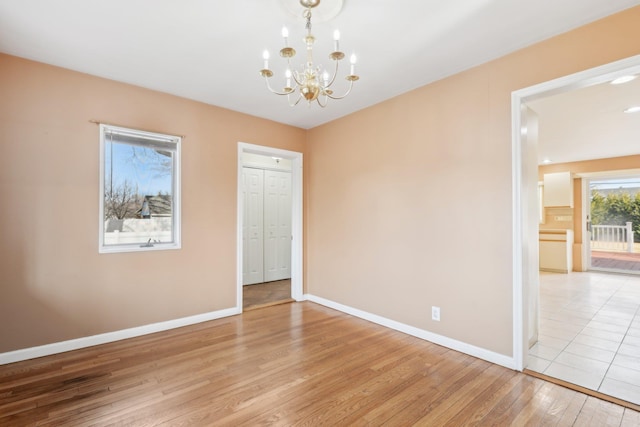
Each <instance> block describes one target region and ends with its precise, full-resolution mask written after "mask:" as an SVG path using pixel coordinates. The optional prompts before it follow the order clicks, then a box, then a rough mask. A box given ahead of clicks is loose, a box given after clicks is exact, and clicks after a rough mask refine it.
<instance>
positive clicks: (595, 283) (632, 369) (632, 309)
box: [528, 272, 640, 404]
mask: <svg viewBox="0 0 640 427" xmlns="http://www.w3.org/2000/svg"><path fill="white" fill-rule="evenodd" d="M538 338H539V340H538V342H537V343H536V344H535V345H534V346H533V347H532V348H531V349H530V350H529V364H528V368H529V369H531V370H533V371H536V372H540V373H543V374H545V375H549V376H552V377H555V378H559V379H561V380H564V381H567V382H570V383H573V384H577V385H580V386H582V387H586V388H589V389H592V390H596V391H599V392H602V393H605V394H608V395H610V396H614V397H617V398H620V399H623V400H626V401H629V402H632V403H635V404H640V276H632V275H618V274H607V273H591V272H589V273H575V272H574V273H570V274H554V273H543V272H541V273H540V330H539V337H538Z"/></svg>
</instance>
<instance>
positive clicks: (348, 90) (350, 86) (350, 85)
mask: <svg viewBox="0 0 640 427" xmlns="http://www.w3.org/2000/svg"><path fill="white" fill-rule="evenodd" d="M352 88H353V80H350V81H349V89H347V92H346V93H345V94H344V95H342V96H333V95H329V94H328V93H325V94H326V95H327V96H328V97H329V98H331V99H342V98H345V97H346V96H347V95H349V93H350V92H351V89H352Z"/></svg>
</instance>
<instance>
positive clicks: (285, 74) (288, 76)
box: [284, 68, 291, 87]
mask: <svg viewBox="0 0 640 427" xmlns="http://www.w3.org/2000/svg"><path fill="white" fill-rule="evenodd" d="M284 76H285V77H286V78H287V86H286V87H291V70H290V69H288V68H287V71H285V72H284Z"/></svg>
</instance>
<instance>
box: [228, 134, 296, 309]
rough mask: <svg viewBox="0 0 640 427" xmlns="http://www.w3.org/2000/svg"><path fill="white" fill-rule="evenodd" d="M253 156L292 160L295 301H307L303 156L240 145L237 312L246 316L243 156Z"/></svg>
mask: <svg viewBox="0 0 640 427" xmlns="http://www.w3.org/2000/svg"><path fill="white" fill-rule="evenodd" d="M243 153H252V154H260V155H262V156H270V157H280V158H283V159H289V160H291V236H292V240H291V298H293V299H294V300H296V301H302V300H303V298H304V297H303V293H302V289H303V263H302V260H303V253H302V250H303V233H302V231H303V224H302V214H303V210H302V209H303V206H302V188H303V187H302V153H299V152H297V151H289V150H283V149H280V148H273V147H265V146H262V145H255V144H249V143H246V142H238V166H237V187H238V188H237V191H238V195H237V200H238V208H237V214H238V217H237V220H236V222H237V227H236V229H237V230H236V234H237V235H236V290H237V293H236V308H238V310H239V311H240V312H242V258H243V243H242V220H243V214H244V197H243V196H242V168H243V166H244V165H243V163H242V154H243Z"/></svg>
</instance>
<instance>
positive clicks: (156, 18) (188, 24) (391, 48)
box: [0, 0, 640, 128]
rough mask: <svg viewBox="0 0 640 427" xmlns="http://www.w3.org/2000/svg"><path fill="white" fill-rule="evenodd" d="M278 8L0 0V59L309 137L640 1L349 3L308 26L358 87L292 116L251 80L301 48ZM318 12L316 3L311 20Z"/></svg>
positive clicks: (162, 0)
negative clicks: (334, 51) (201, 105)
mask: <svg viewBox="0 0 640 427" xmlns="http://www.w3.org/2000/svg"><path fill="white" fill-rule="evenodd" d="M323 1H324V6H325V7H327V8H328V7H330V6H332V5H331V4H329V5H328V4H327V3H332V4H335V3H336V1H339V0H323ZM282 2H288V3H291V2H293V3H294V4H295V3H297V1H296V0H108V1H107V0H55V1H52V0H0V51H1V52H5V53H8V54H11V55H16V56H20V57H24V58H28V59H33V60H36V61H40V62H45V63H49V64H53V65H57V66H61V67H64V68H69V69H72V70H77V71H81V72H85V73H89V74H93V75H96V76H101V77H106V78H109V79H113V80H118V81H122V82H127V83H131V84H134V85H138V86H143V87H146V88H150V89H155V90H159V91H163V92H167V93H171V94H175V95H179V96H182V97H186V98H190V99H194V100H197V101H201V102H205V103H207V104H212V105H217V106H221V107H225V108H229V109H232V110H236V111H240V112H244V113H247V114H251V115H254V116H258V117H263V118H267V119H271V120H274V121H277V122H281V123H286V124H289V125H293V126H297V127H301V128H311V127H314V126H317V125H320V124H322V123H326V122H329V121H331V120H333V119H336V118H339V117H342V116H345V115H347V114H350V113H352V112H354V111H357V110H360V109H362V108H365V107H367V106H370V105H373V104H376V103H378V102H381V101H383V100H385V99H388V98H390V97H393V96H396V95H399V94H401V93H403V92H406V91H409V90H411V89H414V88H416V87H419V86H422V85H425V84H427V83H429V82H432V81H435V80H438V79H441V78H443V77H446V76H448V75H451V74H454V73H456V72H459V71H461V70H464V69H467V68H469V67H472V66H474V65H477V64H480V63H483V62H486V61H489V60H491V59H494V58H496V57H499V56H502V55H504V54H506V53H508V52H511V51H514V50H516V49H519V48H522V47H524V46H527V45H530V44H532V43H535V42H537V41H539V40H542V39H545V38H548V37H550V36H553V35H555V34H558V33H562V32H565V31H568V30H570V29H572V28H574V27H577V26H580V25H583V24H585V23H588V22H591V21H594V20H596V19H598V18H601V17H604V16H606V15H609V14H612V13H614V12H617V11H620V10H623V9H626V8H629V7H632V6H635V5H638V4H640V0H607V1H603V0H561V1H559V0H539V1H526V2H525V1H514V0H447V1H441V0H395V1H391V0H344V7H343V9H342V12H341V13H340V14H338V16H337V17H335V18H333V19H330V20H328V21H327V22H316V21H313V23H314V25H313V33H314V35H315V36H316V37H317V41H316V50H315V51H316V61H317V62H320V63H322V64H324V65H327V64H328V63H329V62H330V61H329V60H328V59H325V58H327V55H328V53H329V51H330V49H331V46H332V40H331V39H332V33H333V30H334V29H335V28H339V29H340V32H341V34H342V38H341V48H342V50H344V51H345V53H346V54H347V55H349V54H351V53H352V52H353V53H356V54H357V55H358V64H357V73H358V74H360V76H361V79H360V81H358V82H357V83H356V85H355V87H354V89H353V92H352V93H351V95H350V96H349V97H347V98H346V99H344V100H341V101H334V102H331V103H330V104H329V106H327V108H325V109H320V108H319V107H318V106H317V105H313V106H311V107H310V108H309V107H307V106H306V105H302V104H301V105H298V106H297V107H293V108H292V107H289V106H288V104H287V102H286V99H283V98H282V97H277V96H275V95H272V94H269V93H268V92H267V90H266V88H265V87H264V82H263V81H262V78H261V77H260V76H259V74H258V70H259V69H260V68H262V51H263V50H264V49H269V50H270V51H271V54H272V59H271V64H273V68H274V71H275V72H277V73H279V74H277V75H280V74H283V73H284V67H282V68H280V69H277V68H276V67H275V64H276V63H278V62H279V60H280V61H282V60H281V58H278V57H277V54H276V52H277V50H279V49H280V48H281V47H282V39H281V36H280V29H281V27H282V26H283V25H286V26H288V28H289V30H290V33H291V36H290V41H291V44H292V45H293V46H294V47H297V50H298V52H301V51H302V43H301V41H299V40H301V37H302V33H303V26H304V22H303V20H302V18H301V17H296V16H294V15H293V14H291V13H290V12H289V11H288V8H287V7H284V6H283V4H282ZM322 8H323V3H322V2H321V4H320V5H319V6H318V8H317V14H320V13H321V9H322ZM300 11H301V12H302V8H301V7H300ZM317 14H316V15H317ZM318 21H320V20H318ZM300 56H301V55H299V56H298V59H300ZM345 62H346V61H345ZM345 65H347V64H345ZM273 79H276V77H274V78H273ZM280 84H282V82H281V83H280ZM274 85H276V83H275V81H274ZM336 92H340V90H337V91H336Z"/></svg>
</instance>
